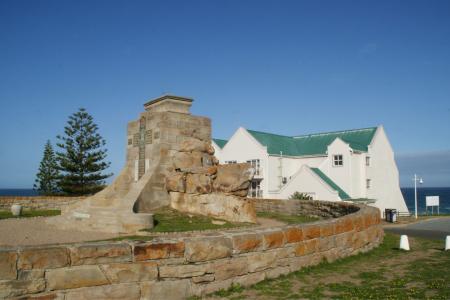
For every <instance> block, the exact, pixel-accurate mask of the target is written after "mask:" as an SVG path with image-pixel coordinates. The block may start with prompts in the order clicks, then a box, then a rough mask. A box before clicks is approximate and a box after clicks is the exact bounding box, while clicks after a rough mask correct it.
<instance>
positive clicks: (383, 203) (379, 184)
mask: <svg viewBox="0 0 450 300" xmlns="http://www.w3.org/2000/svg"><path fill="white" fill-rule="evenodd" d="M368 155H369V156H370V166H368V167H366V177H367V178H368V179H371V187H370V188H369V189H367V198H371V199H376V200H377V202H375V204H374V206H376V207H378V208H379V209H380V210H381V212H382V213H383V211H384V209H385V208H395V209H397V210H398V211H400V212H407V211H408V208H407V207H406V203H405V200H404V199H403V195H402V192H401V191H400V184H399V174H398V169H397V165H396V163H395V159H394V152H393V151H392V147H391V145H390V143H389V140H388V138H387V136H386V133H385V131H384V129H383V127H382V126H380V127H378V129H377V131H376V133H375V136H374V138H373V140H372V144H371V145H370V146H369V151H368Z"/></svg>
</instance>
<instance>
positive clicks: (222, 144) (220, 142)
mask: <svg viewBox="0 0 450 300" xmlns="http://www.w3.org/2000/svg"><path fill="white" fill-rule="evenodd" d="M213 141H214V142H215V143H216V144H217V146H219V147H220V148H223V147H224V146H225V144H226V143H228V141H227V140H221V139H213Z"/></svg>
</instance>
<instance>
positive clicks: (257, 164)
mask: <svg viewBox="0 0 450 300" xmlns="http://www.w3.org/2000/svg"><path fill="white" fill-rule="evenodd" d="M247 162H248V163H249V164H250V165H251V166H252V167H253V169H255V175H262V170H261V167H260V166H261V162H260V160H259V159H250V160H247Z"/></svg>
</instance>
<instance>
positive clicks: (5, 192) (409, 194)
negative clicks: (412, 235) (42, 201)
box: [0, 186, 450, 214]
mask: <svg viewBox="0 0 450 300" xmlns="http://www.w3.org/2000/svg"><path fill="white" fill-rule="evenodd" d="M400 190H401V191H402V194H403V198H404V199H405V202H406V206H407V207H408V209H409V212H410V213H414V187H402V188H400ZM0 196H12V197H14V196H16V197H20V196H23V197H30V196H39V193H38V192H37V191H36V190H34V189H23V188H7V189H4V188H3V189H2V188H0ZM426 196H439V201H440V206H439V212H440V213H442V214H450V187H421V186H420V187H417V199H418V201H417V202H418V213H419V214H424V213H425V212H427V210H426V207H425V197H426ZM433 210H434V213H436V210H437V209H436V208H434V209H433ZM430 211H431V208H429V209H428V212H430Z"/></svg>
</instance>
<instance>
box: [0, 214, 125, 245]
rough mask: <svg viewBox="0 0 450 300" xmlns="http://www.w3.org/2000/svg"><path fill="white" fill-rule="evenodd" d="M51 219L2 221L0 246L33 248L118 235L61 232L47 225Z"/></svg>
mask: <svg viewBox="0 0 450 300" xmlns="http://www.w3.org/2000/svg"><path fill="white" fill-rule="evenodd" d="M46 218H49V217H34V218H19V219H4V220H0V246H31V245H46V244H64V243H77V242H84V241H95V240H104V239H110V238H114V237H117V236H119V235H118V234H112V233H104V232H92V231H77V230H61V229H58V228H56V227H53V226H51V225H48V224H46V223H45V219H46Z"/></svg>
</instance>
